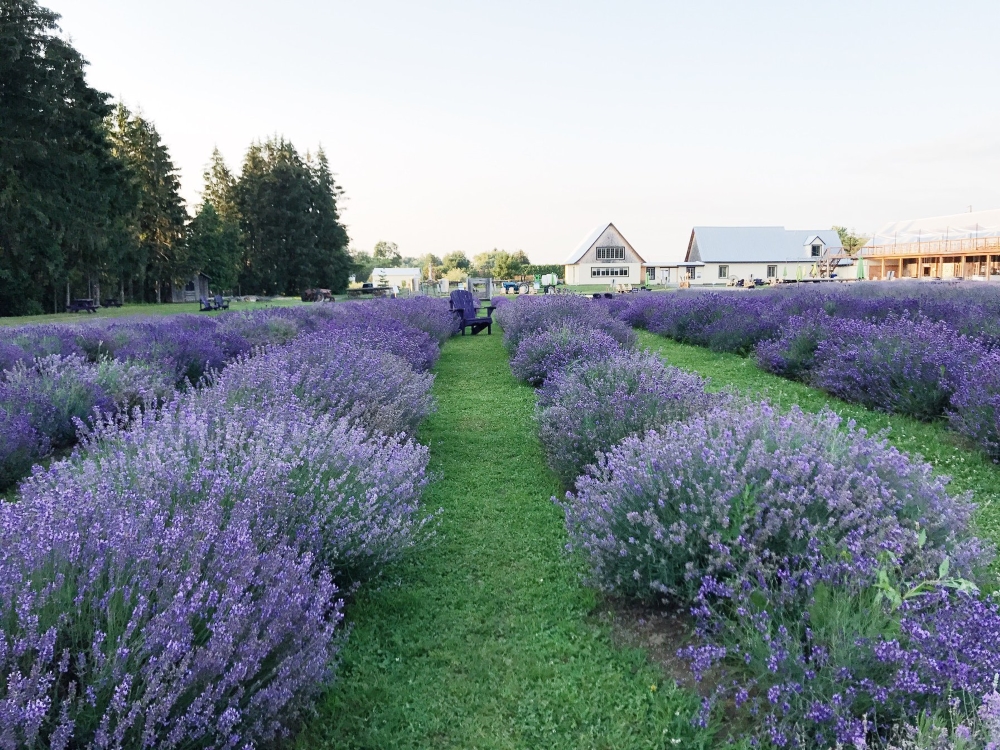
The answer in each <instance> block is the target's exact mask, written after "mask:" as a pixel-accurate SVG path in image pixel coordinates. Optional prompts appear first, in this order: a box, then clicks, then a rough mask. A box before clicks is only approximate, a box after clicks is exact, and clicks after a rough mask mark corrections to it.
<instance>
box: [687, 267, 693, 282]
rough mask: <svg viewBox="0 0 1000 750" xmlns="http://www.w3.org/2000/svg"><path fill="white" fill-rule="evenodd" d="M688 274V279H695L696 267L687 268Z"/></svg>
mask: <svg viewBox="0 0 1000 750" xmlns="http://www.w3.org/2000/svg"><path fill="white" fill-rule="evenodd" d="M687 273H688V278H689V279H693V278H694V266H688V267H687Z"/></svg>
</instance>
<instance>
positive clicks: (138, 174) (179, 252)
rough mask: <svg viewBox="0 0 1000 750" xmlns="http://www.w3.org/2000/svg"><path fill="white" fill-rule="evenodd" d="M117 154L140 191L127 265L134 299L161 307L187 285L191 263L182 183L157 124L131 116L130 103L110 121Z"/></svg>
mask: <svg viewBox="0 0 1000 750" xmlns="http://www.w3.org/2000/svg"><path fill="white" fill-rule="evenodd" d="M108 132H109V136H110V139H111V142H112V144H113V149H114V152H115V155H116V156H118V158H120V159H121V160H122V161H123V162H124V163H125V164H126V166H127V167H128V171H129V174H130V176H131V179H132V182H133V184H134V185H135V186H136V188H137V189H138V191H139V206H138V209H137V211H136V214H135V225H134V235H133V243H132V246H131V248H129V249H130V251H131V252H127V253H126V254H125V257H123V258H122V259H121V260H122V268H123V270H124V271H125V273H126V274H127V275H128V277H129V279H130V281H131V280H135V281H137V282H138V291H137V292H134V294H133V296H135V297H141V298H143V299H146V300H148V301H153V300H154V299H155V301H157V302H160V301H161V300H162V294H163V292H164V290H165V288H166V287H167V286H168V285H170V284H172V283H177V282H180V281H182V280H183V276H184V275H185V273H186V272H187V271H188V268H189V264H188V262H187V258H186V245H185V238H186V230H185V223H186V221H187V211H186V210H185V208H184V202H183V201H182V200H181V197H180V180H179V179H178V176H177V169H176V167H174V164H173V162H172V161H171V159H170V153H169V152H168V151H167V147H166V146H165V145H164V144H163V141H162V140H161V139H160V134H159V133H158V132H157V131H156V128H155V127H154V125H153V123H151V122H150V121H149V120H147V119H145V118H144V117H142V116H141V115H138V114H133V113H131V112H130V111H129V110H128V108H127V107H126V106H125V105H124V104H119V105H118V106H116V107H115V110H114V112H113V113H112V114H111V116H110V117H109V119H108Z"/></svg>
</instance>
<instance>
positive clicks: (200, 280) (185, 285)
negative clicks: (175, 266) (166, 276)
mask: <svg viewBox="0 0 1000 750" xmlns="http://www.w3.org/2000/svg"><path fill="white" fill-rule="evenodd" d="M210 282H211V278H210V277H208V276H206V275H205V274H203V273H199V274H195V275H194V276H192V277H191V278H190V279H187V280H186V281H175V282H174V283H173V284H171V285H170V301H171V302H197V301H198V300H201V299H208V296H209V283H210Z"/></svg>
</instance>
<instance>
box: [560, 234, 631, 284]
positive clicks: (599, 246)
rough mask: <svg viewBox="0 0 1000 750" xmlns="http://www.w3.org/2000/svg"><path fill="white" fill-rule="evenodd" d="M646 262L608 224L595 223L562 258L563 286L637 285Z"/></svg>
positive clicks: (622, 236)
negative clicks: (563, 268)
mask: <svg viewBox="0 0 1000 750" xmlns="http://www.w3.org/2000/svg"><path fill="white" fill-rule="evenodd" d="M645 264H646V261H645V260H643V258H642V256H640V255H639V253H637V252H636V251H635V248H633V247H632V245H631V244H630V243H629V241H628V240H626V239H625V236H624V235H623V234H622V233H621V232H619V231H618V229H617V227H615V225H614V224H612V223H611V222H606V223H604V224H599V225H597V226H596V227H594V229H593V230H592V231H591V232H589V233H588V234H587V236H586V237H584V238H583V240H582V241H581V242H580V244H579V245H577V248H576V250H574V251H573V254H572V255H570V256H569V258H567V259H566V275H565V277H564V278H565V279H566V283H567V284H569V285H580V284H611V283H612V282H614V283H617V284H640V283H642V281H643V278H644V277H643V268H644V266H645Z"/></svg>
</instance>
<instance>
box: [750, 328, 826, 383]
mask: <svg viewBox="0 0 1000 750" xmlns="http://www.w3.org/2000/svg"><path fill="white" fill-rule="evenodd" d="M836 324H837V321H836V320H834V319H833V318H831V317H830V316H829V315H828V314H827V313H826V312H823V311H811V312H807V313H806V314H804V315H795V316H792V317H791V318H789V319H788V322H787V323H786V324H785V326H784V328H783V330H782V332H781V334H780V335H779V336H777V337H776V338H772V339H767V340H765V341H760V342H758V343H757V346H756V347H754V359H755V360H756V361H757V365H758V366H759V367H760V368H761V369H762V370H764V371H765V372H770V373H772V374H774V375H780V376H781V377H784V378H788V379H789V380H803V381H808V379H809V375H810V374H811V372H812V370H813V368H814V367H815V365H816V349H817V348H818V347H819V343H820V341H823V340H825V339H826V338H828V337H829V336H830V331H831V329H832V328H833V327H834V326H835V325H836Z"/></svg>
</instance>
